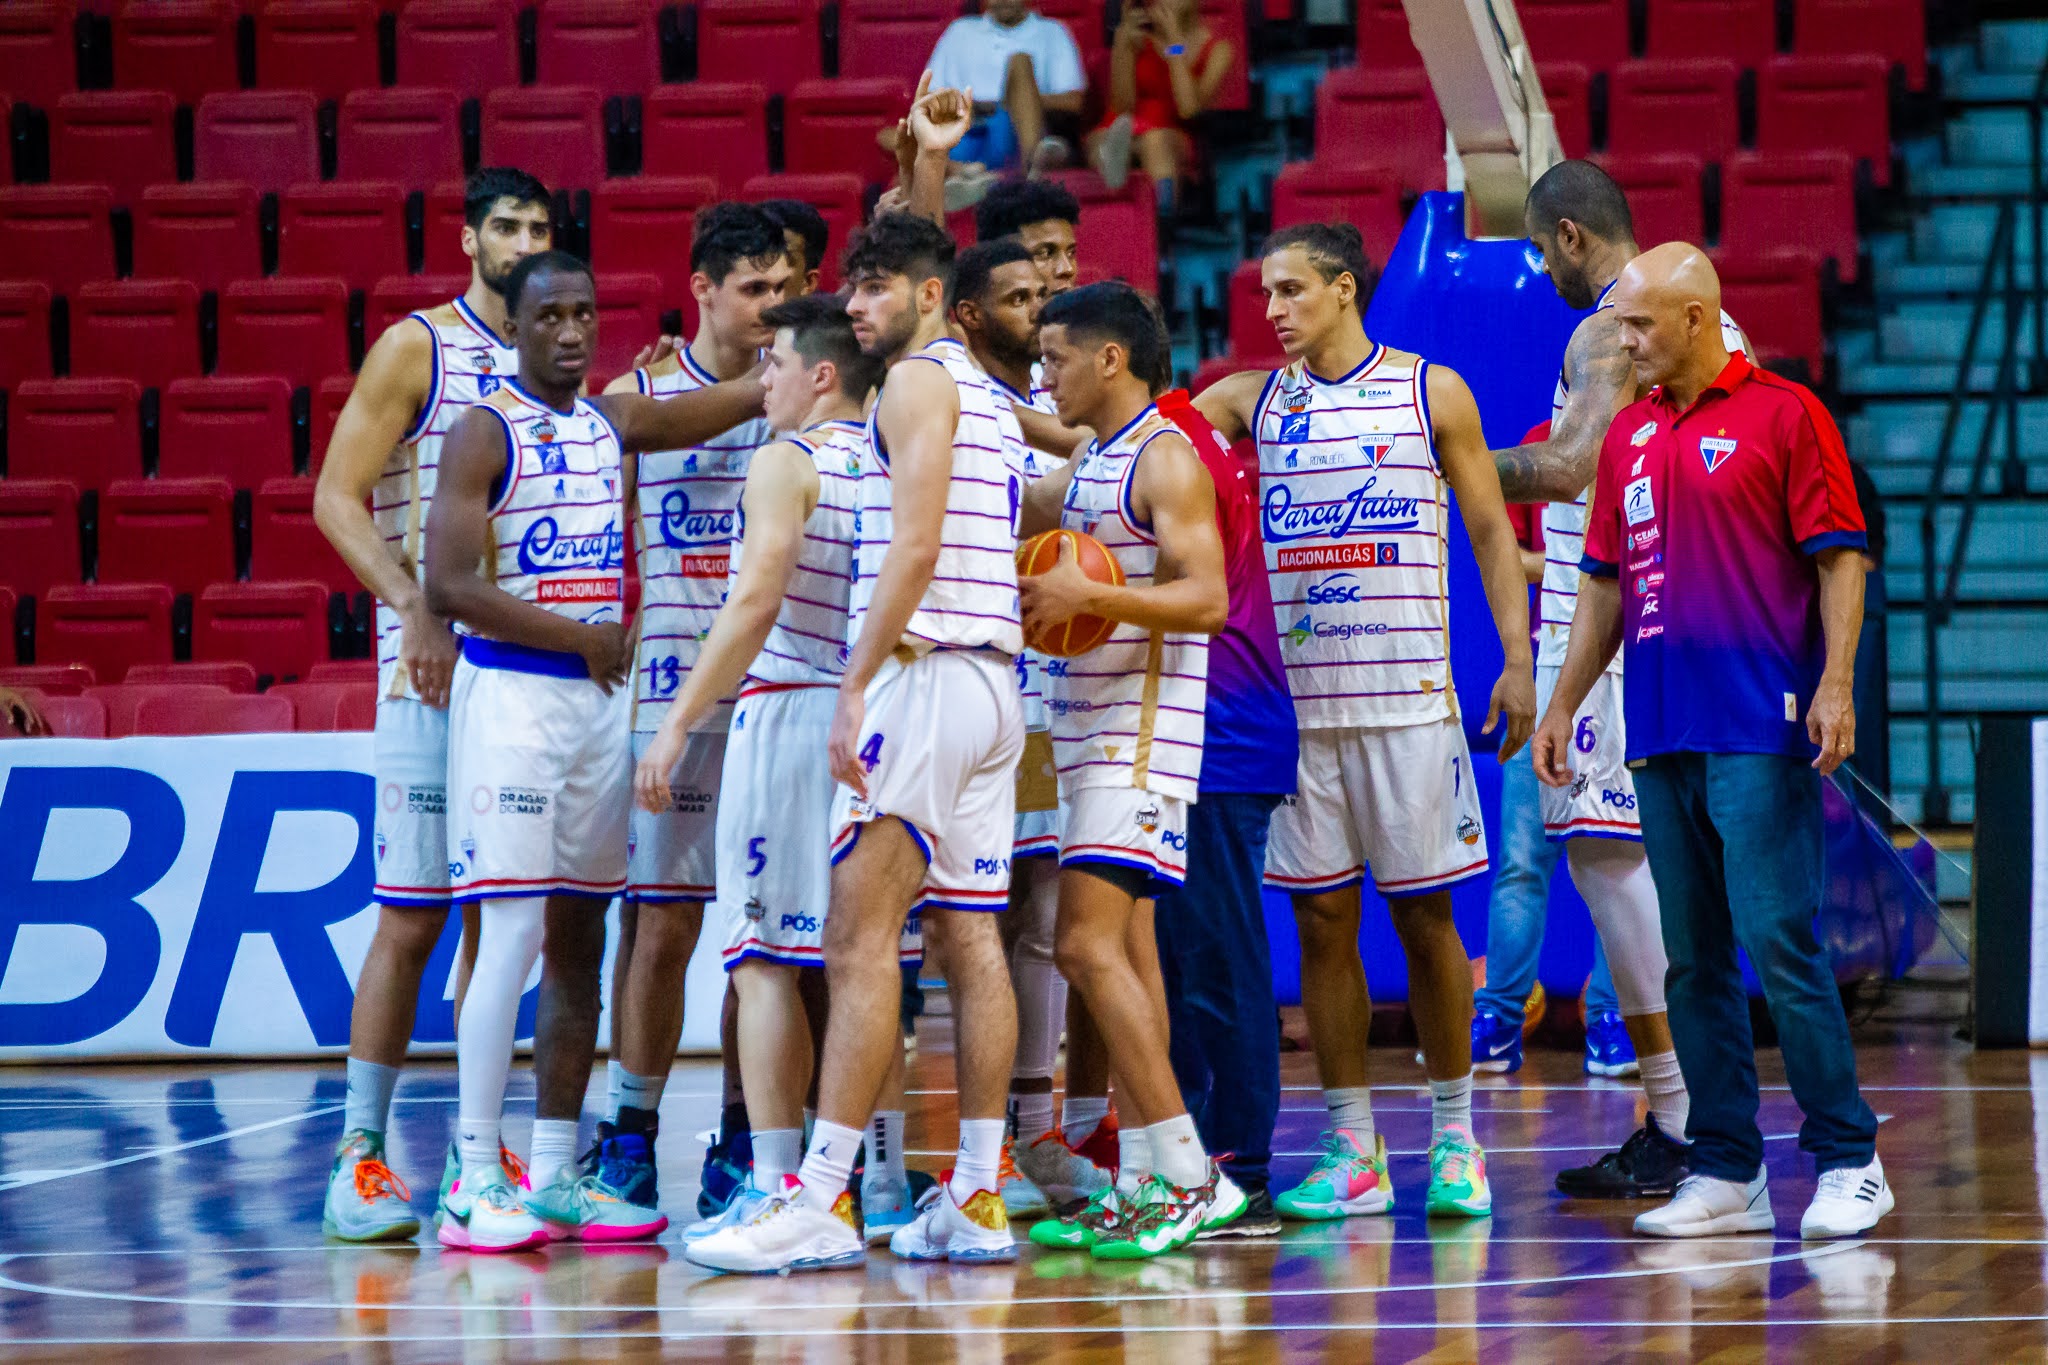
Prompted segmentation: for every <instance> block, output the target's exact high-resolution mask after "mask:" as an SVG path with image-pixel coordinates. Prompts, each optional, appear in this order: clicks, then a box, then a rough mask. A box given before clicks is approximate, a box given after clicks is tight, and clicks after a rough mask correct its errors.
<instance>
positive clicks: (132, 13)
mask: <svg viewBox="0 0 2048 1365" xmlns="http://www.w3.org/2000/svg"><path fill="white" fill-rule="evenodd" d="M235 18H236V14H235V6H234V5H232V4H230V3H228V0H150V3H149V4H146V5H143V4H126V5H123V6H121V8H120V10H119V11H118V12H117V13H116V14H115V15H114V84H115V85H116V86H118V87H120V88H121V89H124V90H168V91H170V92H171V94H173V95H175V96H177V99H178V103H180V104H197V103H199V101H200V100H201V99H202V98H204V97H205V96H207V95H210V94H212V93H213V92H214V91H216V90H233V89H235V88H236V87H237V86H239V85H240V84H241V78H240V74H239V73H238V72H237V71H236V69H235Z"/></svg>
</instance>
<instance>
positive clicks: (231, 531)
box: [99, 479, 235, 593]
mask: <svg viewBox="0 0 2048 1365" xmlns="http://www.w3.org/2000/svg"><path fill="white" fill-rule="evenodd" d="M234 576H235V490H234V489H232V488H230V487H229V486H228V481H227V480H226V479H117V480H115V481H114V482H113V483H110V484H108V485H107V489H106V491H105V492H104V493H102V494H100V558H99V581H100V582H102V583H168V584H170V585H171V591H173V592H179V593H196V592H198V591H199V590H200V589H201V588H204V587H205V586H206V585H207V584H209V583H218V582H220V581H221V580H223V579H232V578H233V577H234Z"/></svg>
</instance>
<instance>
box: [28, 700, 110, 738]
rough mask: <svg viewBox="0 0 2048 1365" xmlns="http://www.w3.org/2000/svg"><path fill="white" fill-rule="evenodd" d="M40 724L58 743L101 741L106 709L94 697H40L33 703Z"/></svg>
mask: <svg viewBox="0 0 2048 1365" xmlns="http://www.w3.org/2000/svg"><path fill="white" fill-rule="evenodd" d="M35 702H36V709H37V710H38V711H40V712H41V713H42V717H43V724H44V725H45V726H47V727H48V729H49V732H50V734H52V735H54V736H56V737H57V738H58V739H105V738H106V737H107V708H106V707H104V706H102V705H100V703H99V700H98V699H97V698H95V697H44V696H39V697H37V698H36V699H35Z"/></svg>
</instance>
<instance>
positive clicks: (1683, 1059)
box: [1635, 754, 1877, 1180]
mask: <svg viewBox="0 0 2048 1365" xmlns="http://www.w3.org/2000/svg"><path fill="white" fill-rule="evenodd" d="M1635 779H1636V803H1637V809H1638V811H1639V812H1640V813H1641V815H1642V819H1643V845H1644V848H1645V850H1646V851H1647V852H1648V854H1649V857H1650V875H1651V876H1652V877H1653V878H1655V880H1656V883H1657V899H1658V902H1659V903H1660V905H1661V906H1662V909H1663V919H1664V948H1665V951H1666V953H1668V954H1669V956H1670V958H1671V972H1670V975H1669V976H1668V977H1667V978H1666V989H1665V995H1666V998H1667V999H1668V1001H1669V1003H1670V1010H1671V1036H1672V1039H1673V1040H1674V1041H1675V1042H1676V1043H1677V1044H1678V1065H1679V1067H1680V1068H1681V1069H1682V1070H1683V1071H1684V1072H1685V1083H1686V1086H1687V1088H1688V1089H1690V1090H1691V1092H1692V1118H1691V1120H1690V1121H1689V1122H1688V1123H1687V1124H1686V1128H1685V1135H1686V1137H1687V1138H1689V1139H1691V1141H1692V1144H1693V1156H1692V1163H1691V1164H1692V1169H1693V1173H1694V1174H1695V1175H1711V1176H1717V1177H1719V1178H1721V1179H1723V1180H1749V1179H1751V1178H1752V1177H1754V1176H1755V1175H1756V1171H1757V1167H1758V1166H1759V1165H1760V1164H1761V1163H1762V1162H1763V1159H1764V1139H1763V1133H1762V1132H1761V1130H1759V1129H1758V1128H1757V1125H1756V1111H1757V1090H1756V1044H1755V1041H1754V1040H1753V1039H1752V1038H1751V1036H1750V1031H1749V994H1748V992H1747V990H1746V989H1745V988H1744V986H1743V983H1742V968H1741V966H1740V964H1739V963H1738V962H1737V961H1736V957H1735V950H1736V949H1737V948H1738V947H1739V948H1741V949H1742V950H1743V951H1744V952H1746V953H1748V954H1749V960H1750V963H1751V965H1752V966H1754V967H1755V968H1756V974H1757V977H1758V979H1759V980H1761V981H1762V982H1763V987H1764V1002H1765V1003H1766V1004H1767V1005H1768V1006H1769V1007H1770V1011H1771V1019H1772V1022H1773V1023H1775V1024H1776V1025H1777V1028H1778V1038H1779V1040H1780V1047H1779V1051H1780V1052H1781V1053H1782V1054H1783V1056H1784V1058H1785V1079H1786V1080H1787V1081H1788V1082H1789V1083H1790V1084H1791V1087H1792V1098H1793V1099H1795V1100H1797V1101H1798V1102H1799V1108H1800V1109H1801V1110H1802V1111H1803V1112H1804V1113H1805V1115H1806V1121H1805V1122H1804V1123H1802V1124H1801V1125H1800V1127H1799V1145H1800V1146H1801V1147H1802V1148H1804V1149H1805V1150H1806V1151H1808V1152H1811V1153H1813V1158H1814V1162H1815V1164H1816V1165H1817V1167H1818V1168H1819V1169H1820V1170H1823V1171H1828V1170H1833V1169H1835V1168H1837V1167H1843V1166H1850V1167H1853V1166H1862V1165H1866V1164H1868V1163H1869V1161H1870V1157H1871V1153H1872V1152H1873V1151H1874V1150H1875V1149H1876V1144H1877V1117H1876V1115H1874V1114H1872V1113H1871V1112H1870V1106H1869V1105H1867V1104H1865V1103H1864V1102H1863V1096H1862V1093H1861V1092H1860V1091H1859V1090H1858V1089H1857V1088H1856V1053H1855V1049H1854V1048H1853V1047H1852V1046H1851V1044H1850V1042H1849V1021H1848V1018H1847V1016H1845V1015H1844V1014H1843V1012H1842V997H1841V994H1840V993H1839V992H1838V991H1837V990H1836V988H1835V977H1834V972H1833V971H1832V970H1831V968H1830V966H1829V963H1828V958H1827V954H1826V953H1825V952H1823V951H1822V949H1821V946H1820V943H1819V941H1818V940H1817V939H1816V938H1815V937H1814V933H1813V918H1814V916H1815V915H1816V914H1818V913H1819V911H1820V892H1821V875H1822V869H1821V847H1822V845H1821V806H1820V776H1819V774H1817V773H1815V772H1814V771H1813V769H1812V768H1811V767H1810V766H1809V765H1808V764H1807V762H1806V761H1805V760H1804V759H1798V758H1788V757H1786V756H1784V755H1782V754H1660V755H1658V756H1657V757H1655V758H1652V759H1651V760H1650V761H1649V762H1648V763H1647V764H1646V765H1644V766H1643V767H1641V768H1638V769H1636V773H1635Z"/></svg>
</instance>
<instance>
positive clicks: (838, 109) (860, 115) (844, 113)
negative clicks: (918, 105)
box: [783, 77, 911, 185]
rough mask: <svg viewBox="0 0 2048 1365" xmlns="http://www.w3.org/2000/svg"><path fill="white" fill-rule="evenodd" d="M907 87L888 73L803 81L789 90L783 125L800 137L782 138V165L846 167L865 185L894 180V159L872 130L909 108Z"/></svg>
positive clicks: (818, 171)
mask: <svg viewBox="0 0 2048 1365" xmlns="http://www.w3.org/2000/svg"><path fill="white" fill-rule="evenodd" d="M910 94H911V86H909V85H906V84H904V83H903V82H902V81H900V80H897V79H896V78H894V77H880V78H876V79H872V80H847V79H840V80H831V81H805V82H804V83H803V84H801V85H799V86H798V87H797V88H796V89H795V90H793V91H791V92H790V95H789V100H788V102H787V104H786V105H785V109H786V112H785V114H784V115H783V123H784V126H785V127H788V128H791V129H800V130H802V131H801V135H792V136H787V137H785V138H784V139H783V142H784V146H785V152H784V155H783V164H784V167H785V168H786V169H787V170H789V171H791V172H793V173H795V174H798V175H825V174H829V173H831V172H833V171H852V172H854V173H855V174H856V175H859V176H860V177H861V179H863V180H865V181H867V182H868V183H869V184H871V185H874V184H887V183H889V182H892V181H894V180H895V178H896V158H895V157H893V156H891V155H890V154H889V153H887V152H885V151H883V150H882V149H881V146H880V145H879V144H878V143H876V141H875V134H876V133H877V132H879V131H880V130H881V129H883V128H885V127H888V126H890V125H891V124H893V123H895V121H896V120H897V119H899V118H901V117H902V115H903V111H904V110H905V109H907V108H909V107H910Z"/></svg>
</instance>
